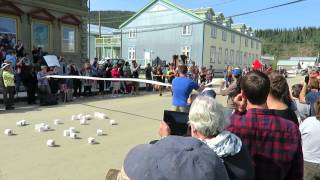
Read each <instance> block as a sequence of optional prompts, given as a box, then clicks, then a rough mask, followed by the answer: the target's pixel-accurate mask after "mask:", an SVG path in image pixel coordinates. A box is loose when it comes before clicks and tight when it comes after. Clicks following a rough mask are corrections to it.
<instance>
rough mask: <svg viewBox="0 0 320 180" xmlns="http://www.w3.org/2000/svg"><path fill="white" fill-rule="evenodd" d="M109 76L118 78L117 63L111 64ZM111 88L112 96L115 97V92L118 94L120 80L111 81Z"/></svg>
mask: <svg viewBox="0 0 320 180" xmlns="http://www.w3.org/2000/svg"><path fill="white" fill-rule="evenodd" d="M111 76H112V78H120V71H119V68H118V66H117V65H114V66H113V69H112V71H111ZM112 88H113V89H112V97H115V94H117V95H119V90H120V81H112Z"/></svg>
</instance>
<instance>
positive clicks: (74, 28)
mask: <svg viewBox="0 0 320 180" xmlns="http://www.w3.org/2000/svg"><path fill="white" fill-rule="evenodd" d="M64 28H72V29H73V30H74V51H73V52H72V51H65V50H64V48H63V47H64V46H63V43H64V42H63V41H64ZM60 30H61V52H62V53H71V54H72V53H77V52H78V47H77V43H78V36H77V35H78V29H77V26H74V25H69V24H62V25H61V28H60Z"/></svg>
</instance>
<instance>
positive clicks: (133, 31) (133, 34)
mask: <svg viewBox="0 0 320 180" xmlns="http://www.w3.org/2000/svg"><path fill="white" fill-rule="evenodd" d="M128 38H129V39H136V38H137V29H129V31H128Z"/></svg>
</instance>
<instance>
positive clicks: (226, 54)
mask: <svg viewBox="0 0 320 180" xmlns="http://www.w3.org/2000/svg"><path fill="white" fill-rule="evenodd" d="M228 57H229V50H228V48H226V49H225V50H224V64H228Z"/></svg>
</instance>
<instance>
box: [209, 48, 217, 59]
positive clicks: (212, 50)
mask: <svg viewBox="0 0 320 180" xmlns="http://www.w3.org/2000/svg"><path fill="white" fill-rule="evenodd" d="M216 57H217V47H216V46H211V47H210V63H215V62H216Z"/></svg>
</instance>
